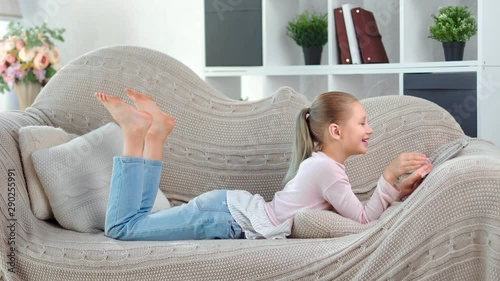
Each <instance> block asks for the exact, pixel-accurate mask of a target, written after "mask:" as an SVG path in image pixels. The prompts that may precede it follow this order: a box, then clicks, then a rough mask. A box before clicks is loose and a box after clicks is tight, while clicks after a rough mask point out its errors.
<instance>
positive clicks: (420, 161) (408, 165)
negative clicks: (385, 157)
mask: <svg viewBox="0 0 500 281" xmlns="http://www.w3.org/2000/svg"><path fill="white" fill-rule="evenodd" d="M428 163H429V159H428V158H427V156H425V154H422V153H401V154H400V155H399V156H398V158H396V159H394V160H393V161H392V162H391V163H390V164H389V166H387V168H385V170H384V173H383V174H382V175H383V177H384V179H385V180H386V181H387V182H388V183H390V184H391V185H394V183H395V182H396V180H397V179H398V178H399V177H401V176H402V175H404V174H406V173H409V172H411V171H414V170H416V169H419V168H420V167H422V166H423V165H426V164H428Z"/></svg>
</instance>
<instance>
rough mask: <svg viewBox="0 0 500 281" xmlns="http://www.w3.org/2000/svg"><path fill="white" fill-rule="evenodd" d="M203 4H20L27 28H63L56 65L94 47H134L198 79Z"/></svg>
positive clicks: (110, 0)
mask: <svg viewBox="0 0 500 281" xmlns="http://www.w3.org/2000/svg"><path fill="white" fill-rule="evenodd" d="M203 3H204V2H203V1H200V0H195V1H192V0H191V1H179V0H148V1H139V0H121V1H120V0H85V1H84V0H20V4H21V11H22V13H23V17H24V18H23V22H24V24H25V25H26V26H31V25H33V24H35V25H38V24H40V23H42V22H43V21H47V23H48V25H49V27H52V28H59V27H64V28H66V33H65V34H64V38H65V42H64V43H58V41H56V46H57V47H58V50H59V55H60V58H61V63H62V64H63V65H64V64H65V63H67V62H69V61H70V60H72V59H74V58H77V57H78V56H80V55H82V54H85V53H87V52H89V51H91V50H94V49H96V48H100V47H104V46H110V45H135V46H142V47H147V48H151V49H154V50H157V51H160V52H163V53H166V54H168V55H170V56H172V57H174V58H176V59H178V60H179V61H181V62H183V63H184V64H186V65H187V66H188V67H190V68H191V69H192V70H193V71H195V72H196V73H197V74H198V75H200V76H202V75H203V68H204V64H205V47H204V42H205V39H204V34H205V33H204V9H203V5H204V4H203ZM202 77H203V76H202Z"/></svg>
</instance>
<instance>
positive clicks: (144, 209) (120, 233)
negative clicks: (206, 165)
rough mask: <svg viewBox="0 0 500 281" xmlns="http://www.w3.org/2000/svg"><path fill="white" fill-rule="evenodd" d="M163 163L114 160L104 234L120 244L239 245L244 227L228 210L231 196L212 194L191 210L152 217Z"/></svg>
mask: <svg viewBox="0 0 500 281" xmlns="http://www.w3.org/2000/svg"><path fill="white" fill-rule="evenodd" d="M161 169H162V161H159V160H149V159H144V158H136V157H121V156H116V157H114V158H113V174H112V176H111V187H110V191H109V200H108V207H107V211H106V223H105V230H104V233H105V235H106V236H109V237H111V238H114V239H119V240H156V241H158V240H192V239H239V238H242V237H243V233H242V230H241V227H240V226H239V225H238V223H236V221H235V220H234V219H233V217H232V216H231V213H230V212H229V209H228V207H227V199H226V194H227V192H226V191H225V190H213V191H209V192H206V193H204V194H202V195H200V196H198V197H196V198H194V199H192V200H191V201H189V202H188V203H187V204H182V205H180V206H177V207H172V208H169V209H165V210H160V211H158V212H155V213H151V208H152V207H153V203H154V201H155V198H156V194H157V192H158V187H159V184H160V174H161Z"/></svg>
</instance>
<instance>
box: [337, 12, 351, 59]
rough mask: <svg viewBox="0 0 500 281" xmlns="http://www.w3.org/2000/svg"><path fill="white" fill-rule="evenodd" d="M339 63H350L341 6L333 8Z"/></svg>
mask: <svg viewBox="0 0 500 281" xmlns="http://www.w3.org/2000/svg"><path fill="white" fill-rule="evenodd" d="M333 18H334V20H335V21H334V22H335V35H336V38H337V50H338V55H339V57H338V60H339V64H352V60H351V52H350V51H349V41H348V40H347V32H346V28H345V22H344V13H343V11H342V8H336V9H333Z"/></svg>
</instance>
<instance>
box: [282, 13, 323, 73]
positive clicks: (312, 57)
mask: <svg viewBox="0 0 500 281" xmlns="http://www.w3.org/2000/svg"><path fill="white" fill-rule="evenodd" d="M286 34H287V35H288V36H289V37H290V38H292V39H293V40H295V42H296V43H297V45H299V46H301V47H302V51H303V52H304V58H305V63H306V64H307V65H310V64H320V62H321V53H322V52H323V46H324V45H325V44H326V42H327V41H328V19H327V14H326V13H325V14H321V13H316V12H312V13H309V12H308V11H305V12H303V13H301V14H299V15H297V16H296V17H295V18H294V19H293V20H292V21H290V22H288V25H287V32H286Z"/></svg>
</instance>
